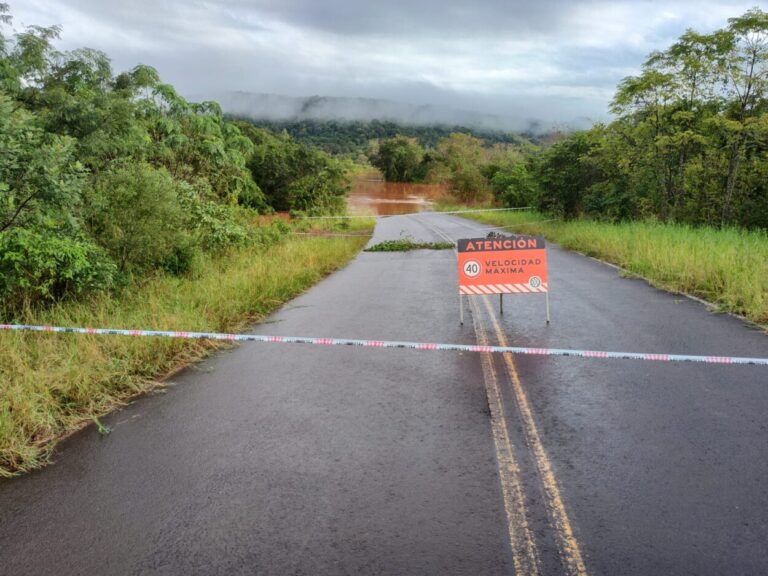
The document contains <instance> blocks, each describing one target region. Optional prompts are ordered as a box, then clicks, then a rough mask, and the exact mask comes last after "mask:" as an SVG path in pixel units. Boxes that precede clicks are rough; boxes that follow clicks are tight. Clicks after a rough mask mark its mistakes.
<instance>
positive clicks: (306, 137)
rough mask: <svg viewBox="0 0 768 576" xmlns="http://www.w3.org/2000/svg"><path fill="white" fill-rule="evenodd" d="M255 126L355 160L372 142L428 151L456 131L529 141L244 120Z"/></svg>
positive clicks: (381, 124)
mask: <svg viewBox="0 0 768 576" xmlns="http://www.w3.org/2000/svg"><path fill="white" fill-rule="evenodd" d="M242 120H244V121H246V122H251V123H252V124H254V125H256V126H260V127H262V128H266V129H268V130H270V131H272V132H275V133H280V132H286V133H287V134H289V135H290V136H292V137H293V138H294V139H296V140H297V141H299V142H302V143H303V144H307V145H309V146H314V147H317V148H320V149H321V150H324V151H325V152H328V153H329V154H334V155H344V156H347V157H350V158H353V159H358V158H363V157H364V156H365V154H366V153H367V152H368V148H369V146H370V143H371V141H374V140H385V139H388V138H393V137H395V136H399V135H402V136H407V137H409V138H414V139H416V140H417V141H418V142H419V144H420V145H421V146H423V147H426V148H433V147H435V146H437V144H438V142H439V141H440V140H442V139H443V138H446V137H448V136H450V135H451V134H452V133H454V132H463V133H467V134H471V135H472V136H475V137H477V138H482V139H483V140H484V141H485V142H487V143H488V144H490V145H492V144H521V143H524V142H526V138H525V137H523V136H520V135H518V134H514V133H512V132H502V131H498V132H495V131H489V130H481V129H471V128H466V127H461V126H439V125H433V126H415V125H414V126H407V125H402V124H396V123H394V122H389V121H384V120H371V121H370V122H360V121H352V122H345V121H341V120H294V121H290V120H287V121H286V120H282V121H275V120H266V119H248V118H242Z"/></svg>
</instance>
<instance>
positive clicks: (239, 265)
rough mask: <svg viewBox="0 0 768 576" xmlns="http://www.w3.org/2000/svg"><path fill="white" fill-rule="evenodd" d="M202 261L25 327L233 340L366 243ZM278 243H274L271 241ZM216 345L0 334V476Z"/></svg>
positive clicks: (302, 245) (279, 246) (297, 243)
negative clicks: (215, 335)
mask: <svg viewBox="0 0 768 576" xmlns="http://www.w3.org/2000/svg"><path fill="white" fill-rule="evenodd" d="M268 230H270V233H271V234H274V238H272V240H275V241H276V243H274V244H269V245H268V246H267V245H265V246H264V247H262V248H258V249H254V248H252V247H241V248H234V249H232V250H231V251H229V252H227V253H226V254H222V255H218V256H216V257H213V258H205V259H204V260H203V262H201V263H200V265H199V266H198V267H197V269H196V272H195V274H194V275H188V276H183V277H180V276H177V275H174V274H170V273H162V274H158V275H156V276H155V277H153V278H152V279H149V280H147V281H146V282H144V283H142V284H140V285H136V286H134V289H132V290H125V291H122V292H120V293H118V294H111V293H107V292H103V293H100V294H98V295H96V296H94V297H93V298H92V299H90V300H88V301H75V302H64V303H59V304H56V305H54V306H51V307H47V308H45V309H38V310H26V311H24V312H22V313H21V314H20V315H19V317H18V320H19V321H21V322H24V323H30V324H46V325H63V326H100V327H103V326H106V327H113V328H137V327H141V328H146V329H157V330H173V329H183V330H188V331H201V332H207V331H211V332H231V331H238V330H241V329H244V328H246V327H247V326H248V325H249V324H251V323H252V322H255V321H258V320H260V319H262V318H264V317H265V316H266V315H267V314H269V313H270V312H271V311H273V310H275V309H276V308H277V307H278V306H280V304H282V303H283V302H286V301H287V300H290V299H291V298H293V297H294V296H296V295H298V294H299V293H301V292H302V291H303V290H305V289H306V288H307V287H309V286H311V285H312V284H314V283H316V282H317V281H318V280H319V279H320V278H322V277H323V276H324V275H326V274H329V273H330V272H332V271H333V270H335V269H337V268H339V267H340V266H342V265H343V264H345V263H346V262H347V261H348V260H349V259H351V258H352V257H353V256H354V255H355V254H357V253H358V251H359V250H360V248H362V246H363V245H364V244H365V243H366V241H367V238H322V239H315V238H296V237H294V238H290V239H284V236H285V234H286V230H285V229H284V227H283V226H274V227H270V228H268ZM278 240H279V241H278ZM226 345H227V344H224V343H222V342H216V341H202V340H176V339H167V338H132V337H121V336H84V335H73V334H41V333H12V332H2V331H0V349H2V351H3V353H2V354H0V387H1V388H2V394H0V476H9V475H11V474H14V473H18V472H21V471H27V470H31V469H33V468H35V467H37V466H39V465H40V464H42V463H44V462H45V461H46V458H47V456H48V455H49V453H50V449H51V448H52V447H53V445H54V441H55V440H57V439H58V438H59V437H60V436H61V435H62V434H64V433H66V432H69V431H72V430H75V429H77V428H78V427H80V426H81V425H83V424H85V423H88V422H90V421H92V420H93V419H94V418H96V417H98V416H100V415H103V414H105V413H106V412H108V411H110V410H111V409H112V408H114V407H115V405H117V404H119V403H120V402H121V401H124V400H126V399H128V398H130V397H132V396H135V395H136V394H139V393H141V392H145V391H147V390H151V389H153V388H154V387H156V386H157V385H158V383H157V377H158V376H162V375H163V374H166V373H168V372H169V371H171V370H173V369H175V368H177V367H179V366H182V365H184V364H186V363H188V362H190V361H194V360H197V359H199V358H201V357H203V356H205V355H206V354H208V353H209V352H210V351H212V350H214V349H217V348H220V347H222V346H226Z"/></svg>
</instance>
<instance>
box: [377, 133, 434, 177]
mask: <svg viewBox="0 0 768 576" xmlns="http://www.w3.org/2000/svg"><path fill="white" fill-rule="evenodd" d="M368 158H369V159H370V161H371V164H373V165H374V166H375V167H376V168H378V169H379V170H381V172H382V174H384V179H385V180H387V181H390V182H416V181H417V180H419V179H420V178H421V177H422V176H423V174H422V173H421V170H420V168H421V163H422V160H423V159H424V149H423V148H422V147H421V145H420V144H419V142H418V140H416V138H408V137H407V136H400V135H397V136H395V137H394V138H387V139H386V140H382V141H380V142H379V143H378V146H375V147H373V148H372V149H371V151H370V152H369V154H368Z"/></svg>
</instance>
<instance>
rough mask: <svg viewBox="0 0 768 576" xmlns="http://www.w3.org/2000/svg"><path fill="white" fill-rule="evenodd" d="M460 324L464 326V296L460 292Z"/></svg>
mask: <svg viewBox="0 0 768 576" xmlns="http://www.w3.org/2000/svg"><path fill="white" fill-rule="evenodd" d="M459 324H461V325H462V326H464V296H462V295H461V294H459Z"/></svg>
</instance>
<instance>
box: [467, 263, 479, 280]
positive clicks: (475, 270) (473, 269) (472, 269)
mask: <svg viewBox="0 0 768 576" xmlns="http://www.w3.org/2000/svg"><path fill="white" fill-rule="evenodd" d="M479 274H480V263H479V262H477V261H476V260H467V261H466V262H464V275H465V276H469V277H470V278H474V277H475V276H477V275H479Z"/></svg>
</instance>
